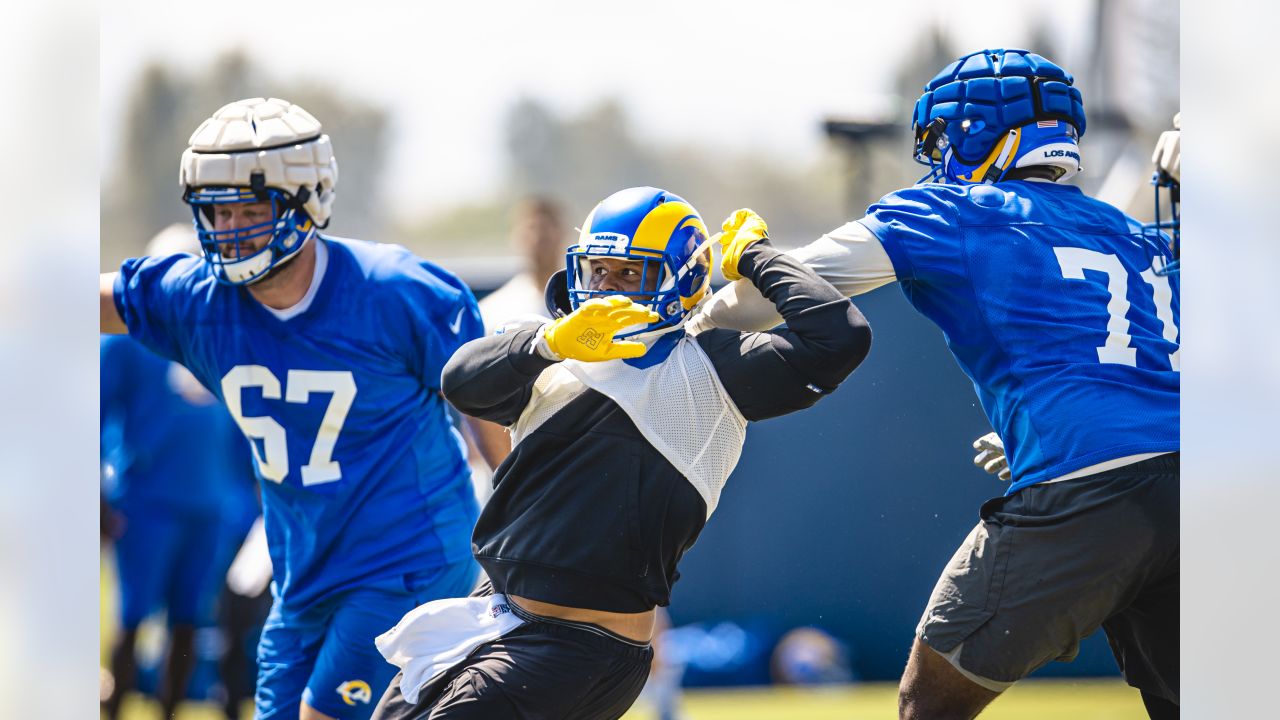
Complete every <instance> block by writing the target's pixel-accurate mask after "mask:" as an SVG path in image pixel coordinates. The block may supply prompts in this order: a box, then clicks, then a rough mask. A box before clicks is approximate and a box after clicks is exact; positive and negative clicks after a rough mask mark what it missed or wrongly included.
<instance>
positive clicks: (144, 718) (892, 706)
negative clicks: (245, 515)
mask: <svg viewBox="0 0 1280 720" xmlns="http://www.w3.org/2000/svg"><path fill="white" fill-rule="evenodd" d="M114 581H115V578H114V577H113V572H112V568H111V564H110V563H109V562H104V563H103V565H102V587H101V596H100V600H101V606H100V621H101V626H100V627H101V636H100V640H101V642H102V652H103V657H102V660H103V662H104V664H105V662H106V653H107V647H108V646H109V644H110V640H111V635H112V633H113V631H114V624H115V597H114V592H113V589H114ZM683 709H684V716H683V717H684V720H837V719H838V720H864V719H865V720H882V719H883V720H892V719H893V718H896V717H897V711H896V709H897V686H896V685H895V684H893V683H864V684H860V685H852V686H838V687H827V688H820V689H811V690H807V689H792V688H746V689H729V690H705V689H697V690H689V691H687V692H686V693H685V696H684V703H683ZM123 716H124V720H160V709H159V706H157V705H156V704H155V703H153V702H151V701H150V700H149V699H146V698H143V697H141V696H138V695H133V696H130V697H129V698H127V699H126V700H125V704H124V712H123ZM222 717H223V715H222V713H221V712H219V711H218V709H217V708H216V707H215V706H214V705H212V704H206V703H188V704H187V705H185V706H183V708H182V710H181V711H180V712H179V713H178V715H177V720H221V718H222ZM243 717H244V718H246V719H247V718H251V717H253V708H252V706H251V705H246V706H245V709H244V713H243ZM655 717H656V715H655V714H654V713H653V712H652V711H651V710H650V709H649V708H646V707H645V706H644V705H637V706H636V707H635V708H633V709H632V711H631V712H629V713H627V715H626V716H625V720H650V719H651V718H655ZM981 717H982V720H1026V719H1028V718H1034V720H1145V718H1146V717H1147V714H1146V712H1145V711H1144V710H1143V708H1142V700H1141V699H1140V698H1139V697H1138V692H1137V691H1136V690H1134V689H1133V688H1130V687H1129V686H1127V685H1125V684H1124V683H1123V682H1122V681H1120V680H1089V681H1076V680H1034V681H1027V682H1024V683H1021V684H1019V685H1016V686H1014V688H1013V689H1012V690H1010V691H1008V692H1007V693H1005V694H1004V696H1003V697H1001V698H1000V699H998V700H996V701H995V703H993V704H992V705H991V707H990V708H988V709H987V711H986V712H985V713H983V715H982V716H981Z"/></svg>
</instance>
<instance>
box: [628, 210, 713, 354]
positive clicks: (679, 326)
mask: <svg viewBox="0 0 1280 720" xmlns="http://www.w3.org/2000/svg"><path fill="white" fill-rule="evenodd" d="M722 234H723V233H716V234H715V235H712V236H711V237H709V238H707V239H706V240H703V241H702V243H701V244H700V245H698V247H696V248H694V250H693V253H692V254H690V255H689V260H688V261H687V262H685V264H684V265H682V266H681V267H680V269H679V270H678V271H677V276H676V277H675V278H674V280H675V282H676V283H679V282H680V276H681V275H683V274H684V273H686V272H688V271H689V270H690V269H691V268H692V267H693V266H694V264H696V263H697V261H698V257H699V256H700V255H702V253H703V252H706V251H709V250H710V249H711V248H712V246H714V245H716V244H717V243H719V242H720V236H721V235H722ZM712 257H713V258H714V257H715V256H714V255H713V256H712ZM709 297H710V295H709V294H704V295H703V296H702V299H701V300H699V301H698V302H697V303H695V304H694V306H693V307H691V308H689V310H688V311H686V312H685V314H684V317H682V318H680V322H678V323H676V324H675V325H669V326H667V327H664V328H658V329H657V330H650V331H648V332H642V333H636V334H635V335H632V336H631V337H629V338H627V339H628V340H632V341H635V342H642V343H646V344H648V343H650V342H652V341H654V340H657V339H658V338H660V337H662V336H663V335H666V334H667V333H671V332H675V331H677V330H683V329H684V326H685V323H687V322H689V318H691V317H693V316H694V314H695V313H697V312H698V309H699V308H701V307H702V305H703V304H704V303H706V302H707V299H708V298H709Z"/></svg>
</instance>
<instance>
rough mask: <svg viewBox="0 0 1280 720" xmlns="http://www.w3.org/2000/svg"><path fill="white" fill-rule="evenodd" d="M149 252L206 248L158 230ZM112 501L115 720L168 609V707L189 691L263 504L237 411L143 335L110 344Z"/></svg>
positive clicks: (164, 682) (107, 409)
mask: <svg viewBox="0 0 1280 720" xmlns="http://www.w3.org/2000/svg"><path fill="white" fill-rule="evenodd" d="M147 251H148V254H169V253H179V252H186V253H193V252H198V248H197V247H196V242H195V233H194V232H192V231H191V228H190V226H187V227H183V226H176V227H173V228H170V229H167V230H165V231H164V232H162V233H160V234H159V235H157V236H156V237H155V238H154V239H153V240H152V241H151V243H150V244H149V245H148V247H147ZM100 389H101V397H100V400H101V402H100V409H101V415H100V418H101V425H102V436H101V440H102V442H101V448H102V458H103V470H104V472H103V498H104V499H105V501H106V502H108V503H109V504H110V515H109V517H110V519H111V520H112V521H113V522H112V523H111V524H112V525H113V526H114V528H113V530H114V532H111V535H112V540H113V544H114V548H115V561H116V575H117V578H118V590H119V611H120V617H119V623H120V627H119V633H118V634H117V635H116V637H115V638H114V642H113V646H112V648H111V674H112V677H113V678H114V680H115V682H114V687H113V690H112V692H111V694H110V695H109V696H108V697H107V698H106V700H105V701H104V702H103V711H104V712H105V714H106V716H107V717H108V718H110V719H111V720H115V718H117V717H119V716H120V704H121V701H122V700H123V698H124V695H125V694H126V693H127V692H128V691H129V690H131V689H133V687H134V686H135V684H136V683H135V680H136V678H135V675H136V672H137V659H136V655H135V652H134V646H135V644H136V642H137V638H138V628H139V626H140V625H141V623H142V621H143V620H144V619H145V618H146V617H147V616H149V615H150V614H151V613H152V612H153V611H156V610H159V609H161V608H163V609H164V610H165V612H166V621H167V623H168V641H167V643H166V645H167V649H166V652H165V661H164V668H163V670H162V672H161V675H160V681H159V682H158V683H157V686H158V687H157V691H156V699H157V700H159V702H160V707H161V713H162V715H163V716H164V717H171V716H172V715H173V713H174V712H175V710H176V709H177V706H178V704H179V703H180V702H181V701H182V700H183V699H184V698H185V697H186V689H187V682H188V680H190V678H191V672H192V669H193V668H194V664H195V633H196V628H199V627H208V626H210V625H212V623H213V617H214V600H215V598H217V596H218V590H219V588H220V586H221V580H222V574H223V572H225V570H226V567H227V564H228V563H229V562H230V560H231V558H230V555H229V553H227V552H226V550H225V547H226V545H227V541H228V538H229V537H231V536H233V535H234V534H235V533H236V531H237V529H239V528H238V525H239V523H238V517H237V516H238V515H239V513H238V510H239V507H240V506H241V505H242V504H244V503H249V504H255V503H256V502H257V501H256V499H255V498H254V497H253V486H252V484H251V483H252V477H251V473H252V469H251V466H250V461H249V450H248V447H247V446H246V444H245V442H244V439H243V438H242V437H241V435H240V432H239V431H238V430H237V429H236V427H235V425H234V423H233V422H232V421H231V417H230V416H229V415H227V411H226V408H224V407H222V405H220V404H219V403H218V402H217V400H216V399H215V398H214V397H213V395H211V394H210V393H209V392H208V391H207V390H205V389H204V388H203V387H201V386H200V384H199V383H198V382H196V379H195V378H194V377H192V376H191V373H190V372H188V371H187V369H186V368H184V367H182V366H181V365H178V364H177V363H174V362H170V361H168V360H165V359H163V358H160V357H158V356H156V355H155V354H154V353H152V352H150V351H149V350H147V349H146V348H144V347H142V346H141V345H139V344H138V343H137V342H136V341H134V340H132V339H130V338H128V337H123V336H105V337H103V338H102V341H101V387H100Z"/></svg>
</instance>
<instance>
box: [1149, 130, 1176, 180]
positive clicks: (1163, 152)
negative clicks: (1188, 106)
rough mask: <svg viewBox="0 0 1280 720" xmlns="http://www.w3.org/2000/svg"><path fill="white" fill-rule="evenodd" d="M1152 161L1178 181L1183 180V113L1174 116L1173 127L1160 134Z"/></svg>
mask: <svg viewBox="0 0 1280 720" xmlns="http://www.w3.org/2000/svg"><path fill="white" fill-rule="evenodd" d="M1151 162H1153V163H1155V164H1156V167H1157V168H1158V169H1159V170H1160V171H1161V172H1163V173H1164V174H1165V175H1168V176H1169V177H1171V178H1173V181H1174V182H1176V183H1181V182H1182V178H1181V175H1182V113H1178V114H1177V115H1174V116H1173V129H1172V130H1166V131H1164V132H1163V133H1161V134H1160V139H1159V140H1157V141H1156V151H1155V152H1154V153H1153V154H1152V155H1151Z"/></svg>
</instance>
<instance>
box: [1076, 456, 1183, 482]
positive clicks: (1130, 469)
mask: <svg viewBox="0 0 1280 720" xmlns="http://www.w3.org/2000/svg"><path fill="white" fill-rule="evenodd" d="M1180 459H1181V452H1180V451H1176V450H1175V451H1174V452H1171V453H1165V454H1163V455H1157V456H1155V457H1153V458H1147V459H1146V460H1142V461H1139V462H1136V463H1132V464H1129V465H1124V466H1122V467H1118V468H1115V469H1114V470H1107V471H1106V472H1101V473H1098V475H1144V474H1147V473H1155V472H1160V471H1162V470H1177V469H1178V467H1179V460H1180ZM1095 477H1096V476H1095Z"/></svg>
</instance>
